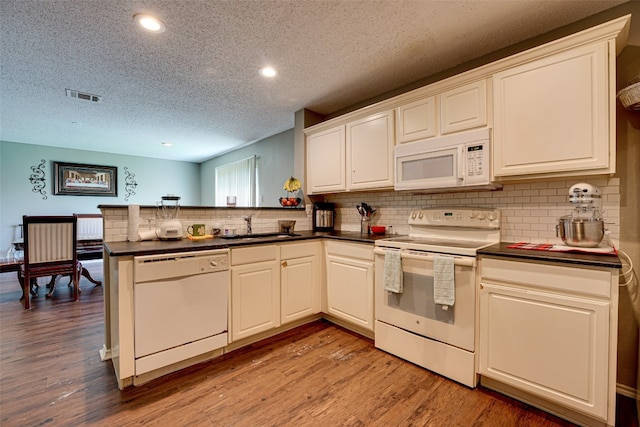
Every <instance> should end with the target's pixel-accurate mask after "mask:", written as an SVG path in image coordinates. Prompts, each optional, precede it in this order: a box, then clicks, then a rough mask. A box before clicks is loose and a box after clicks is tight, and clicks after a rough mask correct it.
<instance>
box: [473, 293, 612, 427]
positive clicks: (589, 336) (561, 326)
mask: <svg viewBox="0 0 640 427" xmlns="http://www.w3.org/2000/svg"><path fill="white" fill-rule="evenodd" d="M609 309H610V304H609V303H608V302H606V301H597V300H591V299H582V298H578V297H571V296H563V295H557V294H551V293H546V292H539V291H534V290H530V289H520V288H512V287H507V286H499V285H494V284H490V283H486V282H485V281H483V283H482V285H481V290H480V328H479V329H480V368H479V369H480V374H482V375H486V376H488V377H491V378H494V379H496V380H499V381H501V382H503V383H505V384H509V385H511V386H514V387H517V388H519V389H522V390H524V391H527V392H529V393H532V394H535V395H538V396H541V397H544V398H546V399H548V400H550V401H553V402H555V403H559V404H561V405H564V406H567V407H570V408H574V409H576V410H579V411H581V412H584V413H588V414H591V415H593V416H596V417H598V418H600V419H605V420H606V418H607V389H608V375H607V372H608V369H609V358H608V354H609Z"/></svg>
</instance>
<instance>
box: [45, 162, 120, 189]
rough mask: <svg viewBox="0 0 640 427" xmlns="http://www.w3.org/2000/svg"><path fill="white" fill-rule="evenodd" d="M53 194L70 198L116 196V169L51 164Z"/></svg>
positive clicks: (111, 167) (112, 167)
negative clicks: (70, 196) (69, 196)
mask: <svg viewBox="0 0 640 427" xmlns="http://www.w3.org/2000/svg"><path fill="white" fill-rule="evenodd" d="M53 182H54V186H53V194H56V195H72V196H111V197H116V196H117V195H118V168H117V167H115V166H97V165H85V164H80V163H62V162H53Z"/></svg>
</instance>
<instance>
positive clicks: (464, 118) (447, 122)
mask: <svg viewBox="0 0 640 427" xmlns="http://www.w3.org/2000/svg"><path fill="white" fill-rule="evenodd" d="M439 98H440V133H441V134H443V135H444V134H448V133H452V132H459V131H461V130H466V129H472V128H476V127H480V126H486V125H487V81H486V80H484V79H483V80H479V81H477V82H473V83H469V84H466V85H463V86H460V87H457V88H455V89H451V90H448V91H446V92H443V93H441V94H440V95H439Z"/></svg>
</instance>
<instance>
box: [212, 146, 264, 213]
mask: <svg viewBox="0 0 640 427" xmlns="http://www.w3.org/2000/svg"><path fill="white" fill-rule="evenodd" d="M215 176H216V206H226V205H227V196H236V204H237V206H256V194H257V189H256V156H252V157H249V158H248V159H244V160H238V161H237V162H233V163H228V164H226V165H222V166H218V167H217V168H216V172H215Z"/></svg>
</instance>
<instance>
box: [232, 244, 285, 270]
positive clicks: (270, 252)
mask: <svg viewBox="0 0 640 427" xmlns="http://www.w3.org/2000/svg"><path fill="white" fill-rule="evenodd" d="M277 258H278V247H277V246H276V245H260V246H250V247H248V248H237V249H231V265H242V264H250V263H254V262H262V261H273V260H275V259H277Z"/></svg>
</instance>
